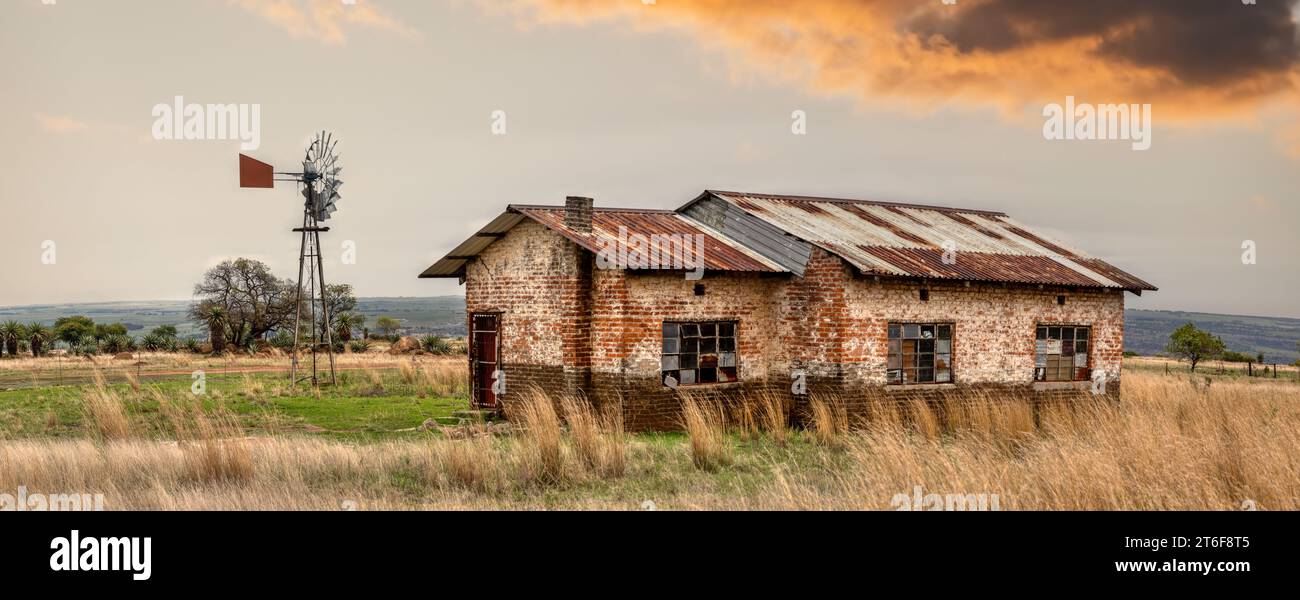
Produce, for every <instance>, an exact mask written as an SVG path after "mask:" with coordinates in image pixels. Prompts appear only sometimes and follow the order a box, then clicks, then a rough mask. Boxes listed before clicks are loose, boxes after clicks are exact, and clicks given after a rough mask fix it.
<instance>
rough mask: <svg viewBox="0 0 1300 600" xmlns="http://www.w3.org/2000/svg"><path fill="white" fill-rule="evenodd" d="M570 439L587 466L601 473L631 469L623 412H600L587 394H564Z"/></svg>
mask: <svg viewBox="0 0 1300 600" xmlns="http://www.w3.org/2000/svg"><path fill="white" fill-rule="evenodd" d="M560 404H561V406H562V407H563V409H564V422H565V423H566V424H567V425H568V427H569V439H570V440H571V442H572V445H573V448H574V450H575V452H576V453H577V455H578V458H579V459H581V460H582V463H583V466H585V467H586V468H587V469H588V470H589V471H591V472H592V473H594V474H596V475H597V476H599V477H622V476H623V473H624V471H625V470H626V469H627V448H626V444H627V440H626V435H625V433H624V431H623V416H622V414H621V413H620V412H618V411H616V410H606V411H600V412H597V411H596V409H595V408H593V407H592V406H591V403H589V402H587V401H586V399H584V398H576V397H573V396H565V397H564V398H561V401H560Z"/></svg>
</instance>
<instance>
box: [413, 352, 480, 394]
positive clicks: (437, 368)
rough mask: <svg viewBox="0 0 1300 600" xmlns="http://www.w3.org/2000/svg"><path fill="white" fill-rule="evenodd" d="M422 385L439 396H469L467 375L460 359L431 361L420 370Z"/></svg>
mask: <svg viewBox="0 0 1300 600" xmlns="http://www.w3.org/2000/svg"><path fill="white" fill-rule="evenodd" d="M420 374H421V377H422V378H423V381H422V385H425V386H428V388H429V391H430V392H431V393H432V394H433V395H434V396H435V397H440V398H465V397H468V396H469V377H468V376H467V375H466V374H465V363H464V362H463V361H461V360H455V361H449V360H438V361H431V362H430V363H429V364H426V365H425V366H424V367H423V368H422V369H421V370H420Z"/></svg>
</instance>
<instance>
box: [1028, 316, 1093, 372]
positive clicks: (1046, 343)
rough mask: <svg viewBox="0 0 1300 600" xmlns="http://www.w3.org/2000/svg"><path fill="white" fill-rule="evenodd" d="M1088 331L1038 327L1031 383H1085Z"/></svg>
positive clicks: (1046, 326) (1085, 329)
mask: <svg viewBox="0 0 1300 600" xmlns="http://www.w3.org/2000/svg"><path fill="white" fill-rule="evenodd" d="M1090 333H1091V329H1090V328H1088V327H1078V326H1074V325H1039V326H1038V335H1037V340H1036V341H1035V349H1034V381H1086V380H1087V379H1088V377H1089V376H1091V375H1092V373H1091V372H1090V371H1089V369H1088V348H1089V343H1090V341H1091V337H1090V335H1089V334H1090Z"/></svg>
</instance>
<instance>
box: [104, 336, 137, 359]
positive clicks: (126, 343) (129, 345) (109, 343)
mask: <svg viewBox="0 0 1300 600" xmlns="http://www.w3.org/2000/svg"><path fill="white" fill-rule="evenodd" d="M103 347H104V352H107V353H109V354H117V353H119V352H130V351H131V350H134V349H135V340H133V339H131V336H129V335H122V334H120V333H115V334H112V335H110V336H108V337H106V338H104V346H103Z"/></svg>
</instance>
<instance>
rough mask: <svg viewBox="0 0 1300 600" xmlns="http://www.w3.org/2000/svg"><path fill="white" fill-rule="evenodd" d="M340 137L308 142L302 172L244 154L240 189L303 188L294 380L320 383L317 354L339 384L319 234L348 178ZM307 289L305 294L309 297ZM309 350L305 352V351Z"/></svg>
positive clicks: (323, 136)
mask: <svg viewBox="0 0 1300 600" xmlns="http://www.w3.org/2000/svg"><path fill="white" fill-rule="evenodd" d="M337 147H338V140H337V139H335V138H334V135H333V134H332V133H328V132H326V131H321V132H320V133H319V134H317V135H316V137H315V139H313V140H312V142H311V144H310V145H308V146H307V152H306V154H305V155H304V156H303V161H302V171H301V172H297V173H293V172H278V171H276V170H275V168H274V167H272V166H271V165H270V164H267V163H264V162H262V161H260V160H257V159H255V158H252V157H250V156H246V155H243V154H240V155H239V187H241V188H273V187H275V182H276V181H286V182H287V181H292V182H295V183H296V184H298V185H299V186H301V187H302V196H303V213H302V227H296V228H294V229H293V231H294V232H295V233H301V234H302V240H301V244H300V245H299V251H298V287H297V295H296V296H295V302H294V304H295V311H294V324H293V352H292V353H291V354H290V356H291V357H292V358H291V361H292V362H291V363H290V369H289V378H290V381H291V382H292V383H293V384H294V385H296V384H298V383H299V382H301V381H307V380H310V381H311V384H312V385H313V386H317V385H320V384H321V383H323V382H322V377H323V375H324V373H323V371H322V369H323V368H324V365H322V364H318V362H317V355H318V354H321V353H323V354H325V355H326V356H327V357H328V364H329V383H330V384H331V385H332V384H334V383H335V368H334V340H333V333H332V331H331V330H332V327H331V324H332V322H331V315H330V314H329V300H328V292H327V286H326V285H325V265H324V261H323V260H322V258H321V244H320V234H321V233H322V232H327V231H329V230H330V228H329V227H322V226H321V223H322V222H324V221H328V220H329V219H330V217H332V216H333V215H334V213H335V212H336V211H337V210H338V202H339V200H340V199H342V198H343V196H342V195H340V194H339V188H340V187H342V186H343V180H342V179H339V175H340V174H341V173H342V172H343V168H342V167H340V166H338V162H339V160H338V158H339V157H338V154H337V153H336V152H335V150H336V149H337ZM304 292H305V293H306V295H305V296H304ZM304 318H306V319H307V320H308V322H309V323H310V329H309V330H307V331H304V327H303V319H304ZM300 350H305V352H300ZM303 354H308V355H310V357H311V358H310V365H311V372H310V373H306V374H304V375H302V376H301V377H300V376H299V374H298V373H299V370H300V368H303V369H305V367H306V365H300V364H299V362H300V356H301V355H303Z"/></svg>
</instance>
